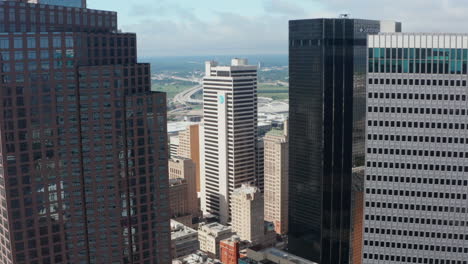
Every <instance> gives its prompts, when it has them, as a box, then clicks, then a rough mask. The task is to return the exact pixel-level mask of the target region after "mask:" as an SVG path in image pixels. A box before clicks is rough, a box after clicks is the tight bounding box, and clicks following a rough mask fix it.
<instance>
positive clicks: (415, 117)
mask: <svg viewBox="0 0 468 264" xmlns="http://www.w3.org/2000/svg"><path fill="white" fill-rule="evenodd" d="M368 40H369V41H368V46H369V49H368V75H367V83H368V86H367V135H366V138H367V144H366V148H367V154H366V163H367V164H366V165H367V167H366V182H365V218H364V219H365V224H364V243H363V244H364V252H363V263H364V264H371V263H384V262H385V263H464V264H466V263H467V261H468V243H467V241H468V217H467V216H468V212H467V211H468V208H467V205H468V200H467V199H468V197H467V196H468V178H467V173H468V162H467V158H468V147H467V146H468V145H467V143H468V138H467V132H466V131H467V129H468V117H467V115H468V110H467V101H468V92H467V88H468V87H467V79H468V78H467V77H468V76H467V75H468V35H460V34H442V33H441V34H423V33H404V34H401V33H393V34H391V33H388V34H379V35H373V36H369V38H368Z"/></svg>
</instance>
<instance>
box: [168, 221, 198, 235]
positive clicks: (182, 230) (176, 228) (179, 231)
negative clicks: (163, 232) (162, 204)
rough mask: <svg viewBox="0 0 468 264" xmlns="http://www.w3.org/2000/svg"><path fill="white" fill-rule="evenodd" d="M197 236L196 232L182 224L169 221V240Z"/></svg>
mask: <svg viewBox="0 0 468 264" xmlns="http://www.w3.org/2000/svg"><path fill="white" fill-rule="evenodd" d="M194 234H198V232H197V231H196V230H194V229H192V228H190V227H188V226H186V225H184V224H182V223H179V222H177V221H175V220H172V219H171V240H174V239H177V238H181V237H185V236H189V235H194Z"/></svg>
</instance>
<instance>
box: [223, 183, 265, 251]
mask: <svg viewBox="0 0 468 264" xmlns="http://www.w3.org/2000/svg"><path fill="white" fill-rule="evenodd" d="M231 201H232V222H231V226H232V231H233V232H235V233H236V234H237V235H238V236H239V237H240V238H241V239H242V240H247V241H250V242H251V243H252V244H253V245H259V244H261V243H263V242H264V241H263V240H264V228H263V226H264V222H265V220H264V210H263V208H264V205H263V204H264V202H263V195H262V192H261V191H260V189H259V188H257V187H254V186H251V185H248V184H243V185H242V186H241V187H240V188H237V189H235V190H234V192H233V193H232V195H231Z"/></svg>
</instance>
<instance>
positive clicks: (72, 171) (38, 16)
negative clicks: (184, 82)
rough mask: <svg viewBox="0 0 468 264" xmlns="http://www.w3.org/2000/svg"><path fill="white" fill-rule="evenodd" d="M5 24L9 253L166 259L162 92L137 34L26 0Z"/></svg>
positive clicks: (13, 5) (111, 18)
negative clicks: (141, 54)
mask: <svg viewBox="0 0 468 264" xmlns="http://www.w3.org/2000/svg"><path fill="white" fill-rule="evenodd" d="M66 2H67V1H63V2H59V1H54V3H58V4H60V3H66ZM0 32H1V34H0V55H1V64H2V65H1V66H2V72H1V73H0V79H1V80H2V82H1V84H0V85H1V89H0V91H1V92H0V98H1V101H2V102H3V103H2V104H1V106H0V108H1V109H0V112H1V113H3V114H2V115H1V117H0V126H1V127H2V129H1V137H0V138H1V140H0V142H1V144H0V153H1V155H0V159H1V161H0V162H1V164H2V170H1V176H0V178H1V181H0V185H1V188H0V189H3V191H0V193H1V194H0V195H1V196H2V201H3V203H2V207H3V210H2V211H3V214H2V216H1V217H2V218H3V221H2V223H1V225H2V234H0V236H3V240H2V241H3V242H2V244H1V246H0V247H2V250H1V253H0V254H1V255H2V256H3V258H2V260H3V263H148V262H151V263H168V262H169V261H170V225H169V203H168V200H167V199H164V197H167V196H168V179H167V174H168V172H167V136H166V133H167V132H166V96H165V94H163V93H157V92H150V85H151V80H150V65H149V64H142V63H138V62H137V56H136V46H137V45H136V35H135V34H133V33H120V32H119V30H118V28H117V14H116V13H115V12H107V11H98V10H91V9H84V8H77V7H64V6H55V5H44V4H31V3H25V1H0Z"/></svg>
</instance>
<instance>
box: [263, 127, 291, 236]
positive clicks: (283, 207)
mask: <svg viewBox="0 0 468 264" xmlns="http://www.w3.org/2000/svg"><path fill="white" fill-rule="evenodd" d="M285 123H286V125H285V128H284V130H276V129H275V130H272V131H270V132H268V133H267V135H266V136H265V139H264V141H265V158H264V159H265V161H264V168H265V191H264V193H265V220H266V221H269V222H272V223H274V225H275V231H276V233H277V234H282V235H286V234H288V213H289V212H288V206H289V205H288V198H289V193H288V191H289V189H288V188H289V186H288V183H289V182H288V180H289V178H288V177H289V145H288V135H287V131H288V130H287V129H288V128H287V122H285Z"/></svg>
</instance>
